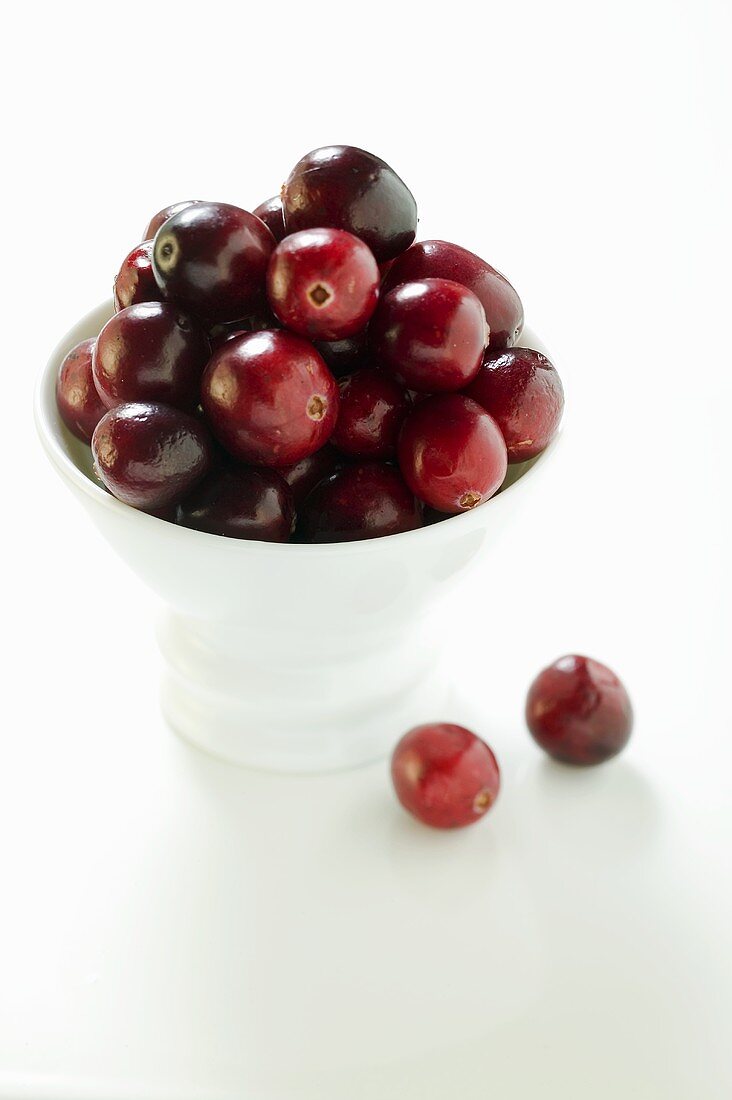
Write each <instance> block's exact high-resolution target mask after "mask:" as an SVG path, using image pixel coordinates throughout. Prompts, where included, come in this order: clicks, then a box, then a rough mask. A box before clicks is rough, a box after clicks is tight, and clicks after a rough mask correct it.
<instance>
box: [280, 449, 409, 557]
mask: <svg viewBox="0 0 732 1100" xmlns="http://www.w3.org/2000/svg"><path fill="white" fill-rule="evenodd" d="M300 521H301V522H300V527H299V534H300V536H301V537H302V539H303V540H304V541H305V542H353V541H355V540H357V539H375V538H380V537H381V536H382V535H396V534H398V533H399V532H401V531H413V530H415V528H417V527H421V526H422V517H421V515H420V510H419V505H418V504H417V502H416V501H415V499H414V497H413V496H412V494H411V493H410V491H409V489H408V488H407V486H406V485H405V484H404V482H403V480H402V478H401V475H400V474H399V472H398V470H395V469H394V467H393V466H387V465H383V464H381V463H376V462H368V463H363V464H361V463H359V464H357V465H353V466H346V467H344V469H342V470H339V471H338V473H335V474H333V475H332V476H331V477H329V478H327V479H326V480H325V481H321V482H320V484H319V485H318V486H317V487H316V488H315V489H313V491H312V493H311V494H310V496H309V497H308V498H307V500H306V501H305V504H304V506H303V508H302V511H301V514H300Z"/></svg>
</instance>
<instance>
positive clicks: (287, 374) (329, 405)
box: [201, 331, 338, 466]
mask: <svg viewBox="0 0 732 1100" xmlns="http://www.w3.org/2000/svg"><path fill="white" fill-rule="evenodd" d="M201 404H202V405H203V409H204V412H205V414H206V416H207V418H208V421H209V424H210V425H211V429H212V431H213V433H214V435H215V436H216V437H217V438H218V439H219V441H220V442H221V443H222V444H223V446H224V447H225V448H226V450H227V451H229V452H230V454H232V455H233V456H234V457H235V458H238V459H239V460H240V461H241V462H247V463H250V464H252V465H257V466H291V465H293V464H294V463H296V462H299V461H300V459H302V458H305V457H306V456H307V455H309V454H312V453H313V452H314V451H317V450H318V448H319V447H322V446H323V444H324V443H326V442H327V440H328V438H329V436H330V435H331V433H332V431H333V428H334V426H335V421H336V416H337V413H338V385H337V383H336V381H335V379H334V377H333V375H332V374H331V373H330V371H329V370H328V368H327V367H326V365H325V363H324V362H323V360H322V359H321V357H320V356H319V355H318V353H317V351H316V350H315V348H314V347H313V346H312V344H309V343H308V342H307V340H303V339H302V337H300V336H295V335H294V334H293V333H291V332H281V331H280V332H253V333H249V334H245V335H243V336H235V337H234V338H233V339H231V340H229V341H227V343H225V344H224V345H223V347H221V348H219V350H218V351H217V352H215V353H214V355H213V357H212V358H211V361H210V362H209V364H208V366H207V368H206V370H205V372H204V376H203V383H202V387H201Z"/></svg>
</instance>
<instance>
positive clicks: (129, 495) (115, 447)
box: [92, 402, 211, 511]
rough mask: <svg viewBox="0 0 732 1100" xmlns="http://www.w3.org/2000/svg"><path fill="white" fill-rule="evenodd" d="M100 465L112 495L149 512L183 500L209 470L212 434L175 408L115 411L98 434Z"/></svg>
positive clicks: (94, 442)
mask: <svg viewBox="0 0 732 1100" xmlns="http://www.w3.org/2000/svg"><path fill="white" fill-rule="evenodd" d="M92 454H93V455H94V465H95V467H96V469H97V473H98V474H99V477H100V478H101V479H102V481H103V482H104V484H105V485H106V487H107V488H108V489H109V491H110V493H112V494H113V495H114V496H116V497H117V499H118V500H122V501H124V503H125V504H131V505H132V506H133V508H142V509H144V510H145V511H148V510H150V511H152V510H157V509H160V508H165V507H166V506H167V505H169V504H175V503H177V502H178V501H180V500H182V499H183V497H185V496H186V495H187V494H188V493H189V492H190V491H191V490H192V489H193V487H194V486H195V485H196V484H197V483H198V482H199V481H201V479H202V478H203V477H204V476H205V475H206V473H207V472H208V469H209V465H210V461H211V447H210V443H209V438H208V433H207V431H206V429H205V427H204V426H203V424H201V423H200V421H198V420H196V419H195V418H194V417H192V416H189V415H188V413H184V412H182V411H181V410H180V409H174V408H172V407H171V406H170V405H161V404H153V403H150V402H148V403H134V404H128V405H118V406H117V407H116V408H115V409H110V410H109V411H108V412H107V413H105V415H104V416H103V417H102V419H101V420H100V421H99V423H98V424H97V426H96V428H95V429H94V435H93V436H92Z"/></svg>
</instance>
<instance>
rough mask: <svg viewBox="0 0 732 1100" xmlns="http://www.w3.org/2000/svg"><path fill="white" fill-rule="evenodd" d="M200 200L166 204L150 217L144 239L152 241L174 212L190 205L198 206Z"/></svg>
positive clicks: (185, 208)
mask: <svg viewBox="0 0 732 1100" xmlns="http://www.w3.org/2000/svg"><path fill="white" fill-rule="evenodd" d="M198 202H199V200H198V199H186V201H185V202H174V203H172V204H171V205H170V206H164V207H163V209H162V210H158V212H157V214H155V215H153V217H152V218H151V219H150V221H149V222H148V226H147V229H146V230H145V233H144V236H143V238H142V239H143V240H144V241H151V240H152V239H153V237H154V236H155V234H156V233H157V231H158V229H160V226H161V225H165V223H166V222H167V221H168V219H169V218H172V217H173V215H174V214H177V213H179V212H180V211H181V210H187V209H188V207H189V206H197V205H198Z"/></svg>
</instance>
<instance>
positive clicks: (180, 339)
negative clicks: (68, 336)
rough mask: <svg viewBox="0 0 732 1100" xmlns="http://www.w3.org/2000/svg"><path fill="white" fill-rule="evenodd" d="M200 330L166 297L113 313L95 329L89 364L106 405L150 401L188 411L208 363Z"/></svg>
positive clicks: (206, 346) (206, 345)
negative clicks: (98, 331) (96, 333)
mask: <svg viewBox="0 0 732 1100" xmlns="http://www.w3.org/2000/svg"><path fill="white" fill-rule="evenodd" d="M209 354H210V348H209V343H208V340H207V338H206V335H205V333H204V332H203V330H202V329H201V328H199V326H198V325H197V324H196V323H195V322H194V321H192V320H191V318H190V317H188V316H186V314H184V313H183V312H182V311H181V310H180V309H179V308H178V307H177V306H175V305H172V304H171V303H170V302H141V303H140V304H139V305H134V306H128V307H127V308H126V309H122V310H120V312H119V313H115V315H114V317H112V318H111V319H110V320H109V321H107V323H106V325H105V326H104V328H103V329H102V331H101V332H100V333H99V337H98V338H97V342H96V346H95V348H94V356H93V360H92V369H93V372H94V384H95V386H96V387H97V391H98V392H99V396H100V397H101V398H102V401H103V402H104V403H105V405H106V406H107V408H109V409H111V408H114V406H115V405H121V404H124V403H126V402H130V401H154V402H162V403H163V404H165V405H174V406H175V407H176V408H179V409H183V410H185V411H187V412H193V410H194V409H195V408H196V407H197V406H198V404H199V399H200V386H201V375H202V374H203V368H204V367H205V366H206V363H207V362H208V359H209Z"/></svg>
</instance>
